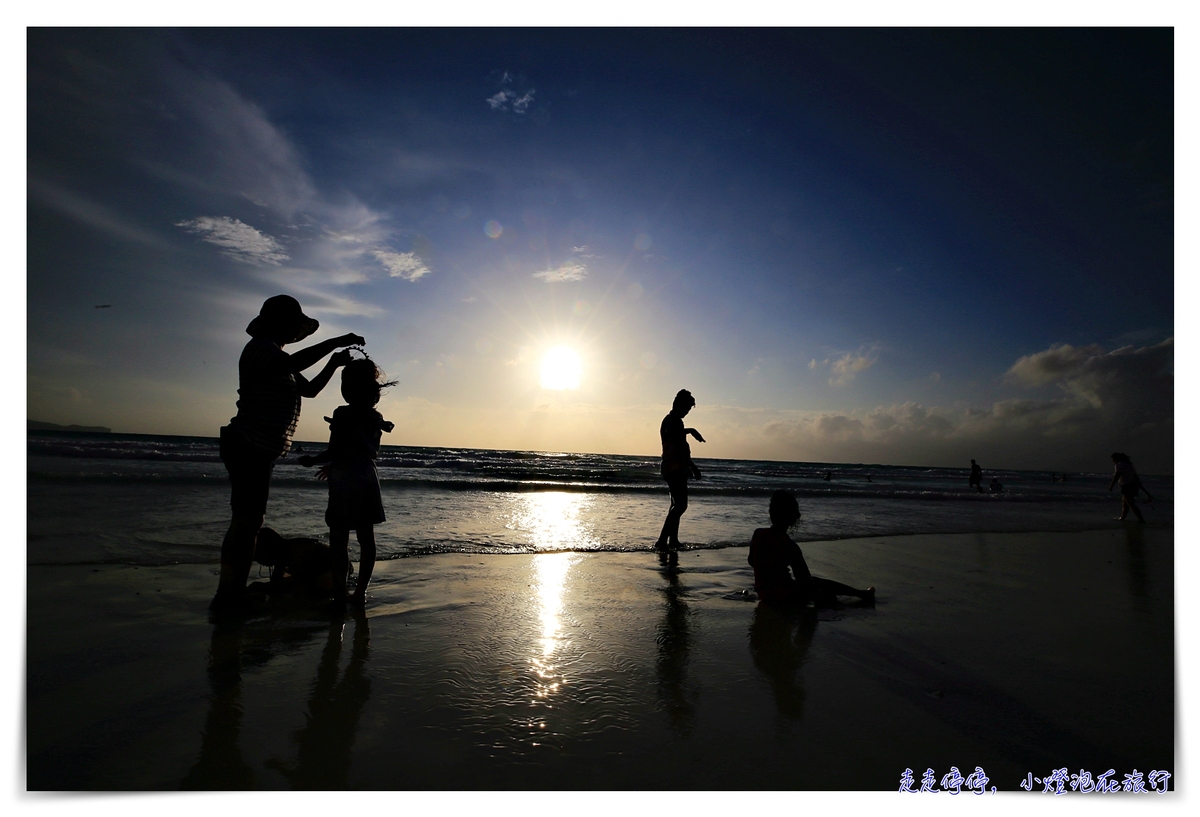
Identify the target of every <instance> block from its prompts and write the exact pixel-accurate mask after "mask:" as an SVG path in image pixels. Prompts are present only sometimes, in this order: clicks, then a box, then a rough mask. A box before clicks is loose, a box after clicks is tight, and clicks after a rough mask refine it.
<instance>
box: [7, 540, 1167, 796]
mask: <svg viewBox="0 0 1200 817" xmlns="http://www.w3.org/2000/svg"><path fill="white" fill-rule="evenodd" d="M1173 539H1174V536H1173V533H1172V532H1171V531H1164V530H1161V529H1153V528H1151V529H1146V528H1142V529H1140V530H1139V529H1136V528H1133V529H1132V530H1128V529H1127V530H1111V529H1102V530H1096V531H1089V532H1084V533H1045V532H1041V533H1001V534H989V533H972V534H907V535H903V536H893V537H879V536H871V537H862V538H857V539H841V540H835V541H823V542H804V543H801V547H802V549H803V550H804V553H805V557H806V559H807V561H808V563H809V565H810V568H811V569H812V571H813V573H814V574H816V575H821V576H825V577H827V578H833V579H836V580H839V581H844V582H846V583H848V584H852V585H856V586H866V585H867V584H873V585H875V586H876V587H877V588H878V598H877V604H876V607H875V608H874V609H867V608H861V607H857V606H854V605H853V604H847V605H845V606H844V607H842V608H841V609H838V610H832V611H821V612H820V613H819V614H817V615H815V616H801V618H800V619H794V618H788V617H778V616H774V615H768V614H767V613H766V612H764V611H762V610H761V609H760V608H758V607H757V605H755V604H753V603H747V602H745V601H738V600H734V599H736V598H737V597H738V596H737V594H738V592H739V591H741V590H744V589H746V588H748V587H749V586H750V585H751V584H752V573H751V571H750V568H749V566H748V565H746V563H745V554H746V548H745V546H737V547H726V548H720V549H698V550H685V551H681V552H680V554H679V567H678V569H665V568H664V566H663V565H661V564H660V563H659V560H658V558H657V557H655V556H654V554H652V553H648V552H645V551H633V552H596V551H564V552H558V553H541V554H494V555H496V556H506V557H508V558H504V559H496V558H491V556H492V555H490V554H468V553H462V554H429V555H423V556H421V557H420V558H418V559H412V558H398V559H391V560H387V561H381V562H380V563H379V564H378V565H377V567H376V580H375V582H373V584H372V588H371V591H370V593H369V599H368V605H367V609H366V612H365V617H359V618H356V617H354V616H347V617H346V618H345V620H344V621H342V620H338V621H336V622H331V619H330V618H329V616H327V615H326V616H322V615H320V614H319V613H317V612H316V611H314V610H313V609H311V608H308V607H306V606H305V605H276V606H274V607H273V609H272V611H271V613H270V614H269V615H265V616H256V617H254V618H252V619H249V620H247V621H246V622H244V623H243V624H241V625H240V626H237V627H233V628H232V629H230V628H221V627H214V626H213V625H212V624H210V623H209V622H208V619H207V616H206V615H205V611H204V606H205V605H206V604H207V601H208V598H209V596H210V595H211V592H212V588H213V586H214V583H215V576H214V570H215V566H213V565H195V564H190V565H173V566H163V567H140V566H122V565H104V566H69V567H42V566H29V567H28V568H27V589H28V603H27V615H28V622H29V623H28V645H29V646H28V670H27V683H28V710H27V711H28V738H27V747H28V785H29V788H30V789H31V790H33V789H98V790H103V789H111V790H140V789H178V788H179V787H180V786H181V785H183V784H184V782H185V781H190V783H191V784H192V786H193V787H208V786H212V787H216V788H242V787H249V788H266V789H280V788H293V787H305V786H309V785H318V784H319V787H323V788H337V789H340V788H382V789H441V788H446V789H464V790H469V789H492V788H496V789H526V788H528V789H573V788H585V789H586V788H599V789H668V790H677V789H696V788H707V789H803V790H825V789H831V790H885V791H886V790H892V791H894V790H895V789H896V787H897V786H898V784H899V780H900V776H901V773H902V772H903V771H904V769H905V768H912V769H913V770H914V771H915V772H916V773H917V776H918V780H919V776H920V773H921V772H923V770H924V769H925V768H927V767H931V768H933V769H934V771H935V772H936V773H937V776H938V778H939V779H940V778H941V776H942V775H943V774H944V773H946V772H948V771H949V769H950V766H951V765H954V766H956V767H958V768H960V769H964V771H963V776H964V777H965V776H966V775H967V773H968V772H967V771H965V770H968V769H973V768H974V767H975V766H976V765H979V766H982V767H983V768H984V769H985V770H986V772H987V774H988V775H989V776H990V777H991V779H992V781H993V782H992V783H991V784H990V785H997V786H998V788H999V789H1000V790H1001V791H1007V790H1019V789H1017V784H1018V782H1019V781H1020V780H1021V779H1024V776H1025V774H1026V773H1027V772H1028V773H1032V774H1034V775H1036V776H1039V777H1040V776H1042V775H1043V774H1048V773H1049V771H1050V770H1051V766H1052V767H1053V768H1058V767H1060V766H1064V765H1065V766H1068V767H1071V768H1073V769H1078V768H1084V769H1090V770H1091V771H1092V772H1093V773H1095V774H1099V773H1102V772H1104V771H1105V770H1106V769H1108V768H1110V767H1114V768H1117V772H1118V776H1119V775H1121V774H1124V773H1127V772H1129V771H1131V770H1132V768H1133V767H1135V766H1136V768H1137V769H1139V770H1141V771H1142V772H1144V773H1148V772H1149V771H1150V769H1151V768H1159V769H1163V768H1165V769H1168V770H1169V771H1171V772H1172V773H1173V774H1174V773H1175V769H1174V763H1175V755H1174V722H1175V721H1174V717H1175V711H1174V633H1175V624H1174V574H1173V569H1174V553H1173ZM1113 656H1118V658H1117V659H1115V660H1114V658H1113ZM1130 701H1136V702H1137V704H1136V706H1131V705H1130V704H1129V702H1130ZM862 735H869V736H871V739H869V740H862V739H861V738H860V736H862ZM230 758H240V761H239V763H240V765H239V763H232V761H230ZM231 763H232V765H231ZM1105 764H1107V765H1105ZM1121 764H1125V765H1128V766H1129V768H1123V767H1121V768H1118V767H1120V766H1121ZM1099 766H1103V768H1099ZM918 767H920V768H918ZM1043 767H1046V768H1043ZM1172 787H1173V782H1172Z"/></svg>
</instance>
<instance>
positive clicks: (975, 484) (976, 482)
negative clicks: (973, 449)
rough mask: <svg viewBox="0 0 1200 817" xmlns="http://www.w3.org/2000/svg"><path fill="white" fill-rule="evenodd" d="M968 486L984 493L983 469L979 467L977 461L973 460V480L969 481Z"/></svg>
mask: <svg viewBox="0 0 1200 817" xmlns="http://www.w3.org/2000/svg"><path fill="white" fill-rule="evenodd" d="M967 485H969V486H971V487H972V488H974V489H975V490H976V491H978V492H979V493H981V494H982V493H983V469H982V468H980V467H979V463H977V462H975V460H971V478H970V479H968V480H967Z"/></svg>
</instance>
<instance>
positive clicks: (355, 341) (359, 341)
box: [338, 332, 367, 346]
mask: <svg viewBox="0 0 1200 817" xmlns="http://www.w3.org/2000/svg"><path fill="white" fill-rule="evenodd" d="M366 345H367V341H366V338H364V337H363V336H362V335H356V334H354V333H353V332H347V333H346V334H344V335H342V336H341V337H340V338H338V346H366Z"/></svg>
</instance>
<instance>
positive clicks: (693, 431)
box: [683, 428, 704, 442]
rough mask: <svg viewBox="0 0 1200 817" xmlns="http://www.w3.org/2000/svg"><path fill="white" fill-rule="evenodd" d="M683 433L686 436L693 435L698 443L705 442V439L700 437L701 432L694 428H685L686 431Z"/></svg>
mask: <svg viewBox="0 0 1200 817" xmlns="http://www.w3.org/2000/svg"><path fill="white" fill-rule="evenodd" d="M683 433H684V434H691V435H692V436H693V437H695V438H696V441H697V442H704V438H703V437H701V436H700V432H699V431H697V430H696V429H694V428H685V429H684V430H683Z"/></svg>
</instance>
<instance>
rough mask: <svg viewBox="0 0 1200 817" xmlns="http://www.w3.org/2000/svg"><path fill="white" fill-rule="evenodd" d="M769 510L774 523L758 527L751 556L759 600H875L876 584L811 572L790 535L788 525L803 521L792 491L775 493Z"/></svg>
mask: <svg viewBox="0 0 1200 817" xmlns="http://www.w3.org/2000/svg"><path fill="white" fill-rule="evenodd" d="M769 513H770V516H771V527H769V528H759V529H758V530H756V531H754V536H753V538H751V540H750V556H749V558H748V560H747V561H749V562H750V565H751V566H752V567H753V568H754V589H755V591H756V592H757V593H758V599H759V601H761V602H763V603H764V604H772V605H791V606H805V605H807V604H808V603H809V602H813V603H814V604H815V605H816V606H817V607H831V606H833V605H834V604H835V603H836V601H837V597H838V596H855V597H857V598H860V599H862V600H863V601H865V602H868V603H871V604H873V603H874V602H875V588H874V587H868V588H867V589H866V590H856V589H854V588H853V587H850V586H849V585H845V584H842V583H840V582H834V581H830V580H829V579H819V578H817V577H815V576H813V575H812V574H811V573H809V572H808V564H807V563H806V562H805V561H804V554H803V553H801V552H800V546H799V545H797V544H796V543H795V542H794V541H792V537H790V536H788V529H789V528H791V527H792V525H795V524H796V523H797V522H798V521H800V505H799V503H798V502H796V497H795V496H793V495H792V492H791V491H776V492H775V493H774V494H772V495H771V505H770V508H769ZM788 568H791V574H790V575H789V573H788Z"/></svg>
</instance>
